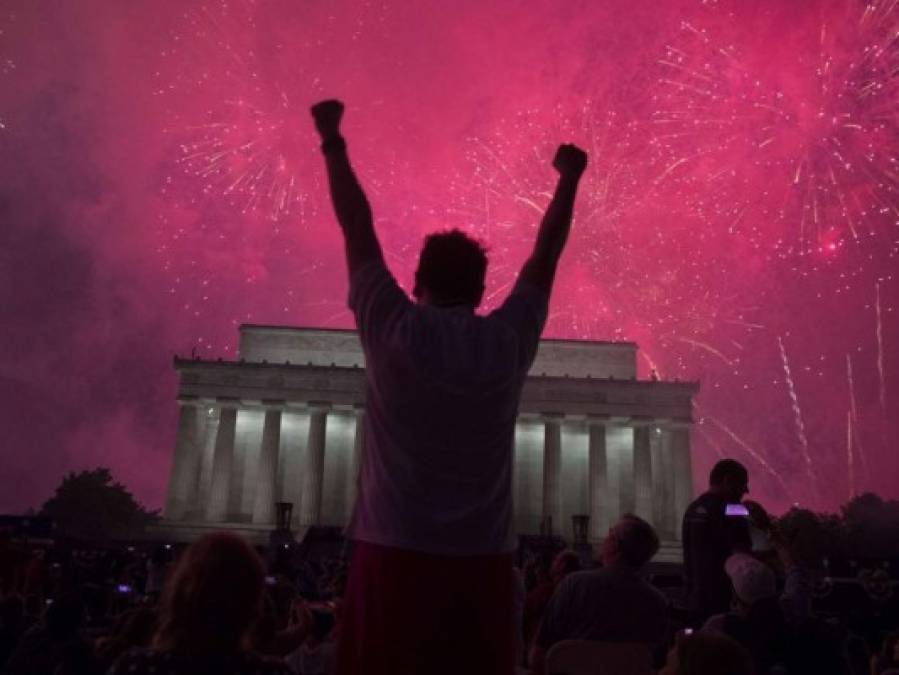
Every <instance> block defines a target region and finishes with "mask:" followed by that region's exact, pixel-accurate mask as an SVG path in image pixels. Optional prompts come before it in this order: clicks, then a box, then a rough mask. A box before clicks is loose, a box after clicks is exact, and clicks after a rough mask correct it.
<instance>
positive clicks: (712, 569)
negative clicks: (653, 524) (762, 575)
mask: <svg viewBox="0 0 899 675" xmlns="http://www.w3.org/2000/svg"><path fill="white" fill-rule="evenodd" d="M747 492H749V474H748V473H747V471H746V467H745V466H743V465H742V464H740V463H739V462H738V461H736V460H733V459H722V460H721V461H719V462H718V463H717V464H715V466H714V467H713V468H712V471H711V473H710V474H709V489H708V491H707V492H705V493H704V494H702V495H700V496H699V497H697V498H696V500H695V501H694V502H693V503H692V504H690V506H689V507H687V512H686V513H685V514H684V522H683V533H682V534H683V545H684V581H685V584H686V591H687V607H688V609H689V610H690V612H691V615H692V621H693V622H698V623H699V624H700V625H701V623H703V622H704V621H705V620H706V619H707V618H708V617H710V616H711V615H713V614H721V613H724V612H727V611H728V609H729V608H730V600H731V584H730V579H729V578H728V576H727V573H726V572H725V570H724V563H725V561H726V560H727V559H728V558H729V557H730V556H731V554H733V553H740V552H747V553H748V552H749V551H750V550H751V548H752V542H751V538H750V535H749V519H748V518H747V516H746V515H745V514H744V513H741V511H743V509H741V508H740V503H741V500H742V499H743V495H745V494H746V493H747ZM728 505H731V507H732V508H731V509H728ZM734 507H736V508H734Z"/></svg>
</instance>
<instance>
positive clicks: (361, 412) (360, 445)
mask: <svg viewBox="0 0 899 675" xmlns="http://www.w3.org/2000/svg"><path fill="white" fill-rule="evenodd" d="M355 413H356V430H355V436H354V437H353V454H352V455H350V466H349V472H348V475H347V482H346V514H345V517H346V522H348V523H349V522H350V518H351V517H352V516H353V506H354V505H355V503H356V493H357V490H358V485H359V471H360V470H361V468H362V453H363V452H365V408H363V407H362V406H356V409H355Z"/></svg>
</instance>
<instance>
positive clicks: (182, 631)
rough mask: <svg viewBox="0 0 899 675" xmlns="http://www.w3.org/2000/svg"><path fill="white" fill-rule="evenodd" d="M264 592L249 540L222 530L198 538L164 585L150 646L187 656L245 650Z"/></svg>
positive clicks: (262, 576) (262, 574)
mask: <svg viewBox="0 0 899 675" xmlns="http://www.w3.org/2000/svg"><path fill="white" fill-rule="evenodd" d="M263 590H264V568H263V566H262V560H260V558H259V555H258V554H257V553H256V551H254V550H253V549H252V548H251V547H250V546H249V544H247V543H246V542H245V541H244V540H243V539H240V538H239V537H236V536H234V535H232V534H227V533H224V532H218V533H215V534H210V535H207V536H205V537H203V538H202V539H200V540H198V541H197V542H196V543H194V544H192V545H191V546H190V547H189V548H188V549H187V550H186V551H185V552H184V555H182V557H181V559H180V560H179V561H178V564H177V566H176V567H175V571H174V573H173V574H172V577H171V578H170V579H169V580H168V581H167V583H166V586H165V590H164V591H163V595H162V606H161V610H160V617H159V629H158V631H157V632H156V636H155V638H154V641H153V646H154V647H155V648H157V649H160V650H163V651H172V652H178V653H183V654H192V655H215V654H225V653H234V652H239V651H241V650H244V649H247V648H248V641H249V637H250V632H251V629H252V628H253V626H254V624H255V622H256V619H257V617H258V616H259V611H260V607H261V602H262V593H263Z"/></svg>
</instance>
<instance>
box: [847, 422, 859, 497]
mask: <svg viewBox="0 0 899 675" xmlns="http://www.w3.org/2000/svg"><path fill="white" fill-rule="evenodd" d="M846 471H847V474H848V476H849V499H852V498H853V497H855V495H856V494H858V491H857V490H856V487H855V458H854V457H853V455H852V410H847V411H846Z"/></svg>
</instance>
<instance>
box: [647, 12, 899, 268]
mask: <svg viewBox="0 0 899 675" xmlns="http://www.w3.org/2000/svg"><path fill="white" fill-rule="evenodd" d="M722 11H723V10H721V9H720V8H717V7H715V6H710V7H709V11H708V15H707V16H706V17H705V19H706V20H705V24H707V26H703V25H697V24H694V23H691V22H688V21H685V22H683V23H682V27H681V34H680V38H679V39H678V40H676V41H675V43H674V44H672V45H669V46H668V48H667V50H666V54H665V55H664V57H663V58H661V59H660V60H659V66H660V68H661V69H662V72H661V75H660V76H659V79H658V85H659V86H658V91H657V93H656V95H655V101H656V109H655V111H654V112H653V116H652V129H653V132H654V143H655V146H656V149H657V151H658V157H657V164H658V166H659V176H658V178H657V179H656V181H655V182H656V183H657V184H665V183H669V184H671V185H672V187H673V188H674V189H675V190H677V192H678V193H679V194H680V195H681V196H682V197H683V198H684V200H685V202H686V203H687V204H688V205H690V206H691V207H692V209H693V210H694V212H695V213H696V214H697V215H698V216H699V217H700V218H701V219H702V220H703V221H705V222H708V223H709V224H710V226H712V225H714V224H715V223H716V222H719V223H728V224H729V225H728V228H727V232H728V233H729V234H735V233H739V234H741V235H742V236H743V237H745V238H747V241H749V242H750V243H751V244H752V245H753V246H754V247H756V248H758V249H760V250H770V251H771V252H772V253H773V254H774V255H775V256H777V257H781V258H788V257H790V256H793V255H794V254H799V255H806V254H809V253H819V254H829V253H831V252H834V251H836V250H838V249H839V248H841V247H842V246H843V245H844V244H845V243H847V242H848V241H851V242H855V243H860V242H861V240H862V239H869V238H871V237H880V236H881V235H883V234H884V233H885V232H886V231H887V229H888V228H889V226H890V223H891V219H893V218H895V216H896V215H897V214H899V160H897V154H899V152H897V150H899V148H897V144H899V141H897V139H899V122H897V115H896V102H897V93H899V40H897V35H899V30H897V25H899V18H897V17H899V10H897V5H896V3H895V2H893V1H892V0H889V1H885V2H871V3H868V4H867V5H865V7H864V9H863V10H862V12H861V13H860V14H859V15H858V16H857V17H856V19H855V20H854V21H853V20H850V21H846V20H845V17H836V16H834V17H830V21H829V22H824V23H822V24H821V25H820V26H819V28H818V31H817V32H818V44H817V49H816V51H817V54H816V58H815V59H814V61H813V62H812V63H811V64H806V63H803V62H802V61H801V60H795V62H794V63H793V64H791V63H790V62H789V60H788V59H784V62H783V63H781V64H780V68H779V69H778V71H777V72H771V73H765V75H764V76H760V75H759V72H758V70H759V69H758V66H757V64H756V63H755V62H753V61H751V60H750V58H749V56H747V54H744V53H743V52H744V51H745V52H747V53H751V54H753V56H756V58H757V55H755V54H754V52H753V51H752V48H751V47H749V46H747V45H746V44H740V45H736V46H735V45H734V44H733V43H728V42H724V41H722V40H721V39H720V37H719V33H720V32H722V30H723V29H722V28H721V24H722V16H721V12H722ZM749 41H750V38H747V39H746V41H745V42H749ZM741 47H742V49H741ZM759 175H764V176H765V177H766V180H757V178H758V176H759ZM709 181H711V186H712V187H713V188H714V189H715V190H716V192H718V193H719V194H720V198H719V199H717V200H715V202H714V203H711V204H710V203H709V202H708V200H707V199H706V190H707V188H708V187H709ZM759 188H761V192H759V191H758V189H759ZM772 223H777V224H778V229H777V231H776V232H773V231H772V227H771V224H772Z"/></svg>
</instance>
